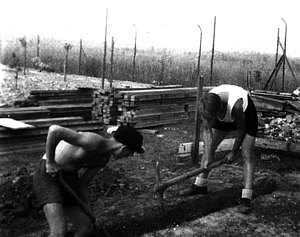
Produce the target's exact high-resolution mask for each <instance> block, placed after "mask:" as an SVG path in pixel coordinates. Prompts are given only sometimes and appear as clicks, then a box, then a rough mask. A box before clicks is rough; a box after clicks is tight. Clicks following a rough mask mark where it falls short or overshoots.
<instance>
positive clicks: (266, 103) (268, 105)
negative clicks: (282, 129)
mask: <svg viewBox="0 0 300 237" xmlns="http://www.w3.org/2000/svg"><path fill="white" fill-rule="evenodd" d="M251 98H252V100H253V102H254V104H255V107H256V109H257V111H259V112H262V113H274V114H276V113H277V114H278V113H281V114H285V115H286V114H288V113H291V114H297V113H299V111H300V100H299V97H298V96H295V95H293V94H292V93H280V92H274V91H262V90H254V91H251Z"/></svg>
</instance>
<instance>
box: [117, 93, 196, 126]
mask: <svg viewBox="0 0 300 237" xmlns="http://www.w3.org/2000/svg"><path fill="white" fill-rule="evenodd" d="M119 93H120V94H121V95H122V97H123V101H122V104H121V107H120V110H121V111H122V115H121V116H119V118H118V124H119V125H121V124H126V125H132V126H135V127H136V128H145V127H154V126H160V125H167V124H174V123H178V122H181V121H183V120H193V119H194V114H195V110H196V108H195V104H196V103H195V102H196V97H197V88H195V87H189V88H167V89H165V88H160V89H148V90H130V91H119Z"/></svg>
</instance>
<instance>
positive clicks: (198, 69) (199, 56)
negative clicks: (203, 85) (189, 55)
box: [197, 25, 202, 78]
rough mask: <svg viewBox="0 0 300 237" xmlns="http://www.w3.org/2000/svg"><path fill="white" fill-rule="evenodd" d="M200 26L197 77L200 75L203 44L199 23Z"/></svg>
mask: <svg viewBox="0 0 300 237" xmlns="http://www.w3.org/2000/svg"><path fill="white" fill-rule="evenodd" d="M198 27H199V30H200V44H199V54H198V65H197V78H198V77H199V75H200V60H201V44H202V29H201V27H200V26H199V25H198Z"/></svg>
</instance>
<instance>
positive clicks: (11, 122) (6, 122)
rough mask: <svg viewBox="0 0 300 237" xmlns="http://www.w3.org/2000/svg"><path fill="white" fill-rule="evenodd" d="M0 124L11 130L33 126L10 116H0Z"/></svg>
mask: <svg viewBox="0 0 300 237" xmlns="http://www.w3.org/2000/svg"><path fill="white" fill-rule="evenodd" d="M0 126H2V127H5V128H9V129H13V130H19V129H33V128H34V126H33V125H31V124H27V123H24V122H21V121H18V120H15V119H12V118H0Z"/></svg>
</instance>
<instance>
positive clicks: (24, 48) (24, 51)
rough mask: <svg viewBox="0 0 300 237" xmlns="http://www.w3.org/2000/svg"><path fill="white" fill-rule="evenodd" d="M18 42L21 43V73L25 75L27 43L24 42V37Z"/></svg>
mask: <svg viewBox="0 0 300 237" xmlns="http://www.w3.org/2000/svg"><path fill="white" fill-rule="evenodd" d="M19 40H20V43H21V45H22V47H23V57H24V58H23V68H24V69H23V73H24V75H25V74H26V58H27V55H26V54H27V42H26V37H23V38H21V39H19Z"/></svg>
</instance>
